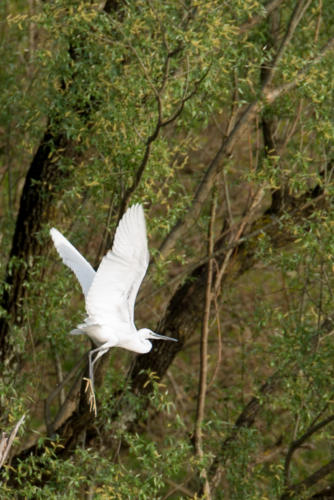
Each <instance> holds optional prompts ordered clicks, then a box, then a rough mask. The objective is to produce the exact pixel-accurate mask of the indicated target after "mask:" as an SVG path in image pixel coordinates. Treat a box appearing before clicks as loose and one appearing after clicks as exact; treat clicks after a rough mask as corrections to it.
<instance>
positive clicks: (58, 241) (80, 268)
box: [50, 227, 96, 297]
mask: <svg viewBox="0 0 334 500" xmlns="http://www.w3.org/2000/svg"><path fill="white" fill-rule="evenodd" d="M50 234H51V238H52V240H53V243H54V245H55V247H56V249H57V252H58V253H59V255H60V257H61V258H62V260H63V262H64V264H66V265H67V266H68V267H69V268H70V269H72V271H73V272H74V274H75V275H76V277H77V278H78V280H79V283H80V285H81V288H82V291H83V293H84V295H85V297H86V296H87V294H88V290H89V289H90V286H91V284H92V282H93V279H94V277H95V274H96V273H95V271H94V269H93V268H92V266H91V265H90V264H89V262H87V260H86V259H85V258H84V257H83V256H82V255H81V254H80V253H79V252H78V250H77V249H76V248H74V246H73V245H71V243H70V242H69V241H68V240H67V239H66V238H65V237H64V236H63V235H62V234H61V233H60V232H59V231H58V230H57V229H55V228H54V227H53V228H52V229H51V230H50Z"/></svg>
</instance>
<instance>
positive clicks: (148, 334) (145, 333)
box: [138, 328, 177, 342]
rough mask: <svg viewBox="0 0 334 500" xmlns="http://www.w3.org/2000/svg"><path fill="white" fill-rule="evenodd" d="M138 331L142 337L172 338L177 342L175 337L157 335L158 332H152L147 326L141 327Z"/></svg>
mask: <svg viewBox="0 0 334 500" xmlns="http://www.w3.org/2000/svg"><path fill="white" fill-rule="evenodd" d="M138 333H139V334H140V336H141V337H142V338H144V339H160V340H173V342H177V339H173V338H172V337H166V336H165V335H159V334H158V333H155V332H152V330H150V329H149V328H142V329H141V330H139V332H138Z"/></svg>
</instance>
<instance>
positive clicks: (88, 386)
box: [83, 377, 97, 417]
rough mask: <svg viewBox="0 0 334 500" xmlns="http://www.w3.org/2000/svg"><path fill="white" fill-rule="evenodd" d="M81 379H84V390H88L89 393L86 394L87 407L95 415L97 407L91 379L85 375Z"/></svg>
mask: <svg viewBox="0 0 334 500" xmlns="http://www.w3.org/2000/svg"><path fill="white" fill-rule="evenodd" d="M83 379H84V380H85V381H86V388H85V392H87V391H89V394H88V402H89V409H90V411H91V412H94V415H95V417H96V415H97V407H96V398H95V392H94V384H93V381H92V380H91V379H90V378H87V377H84V378H83Z"/></svg>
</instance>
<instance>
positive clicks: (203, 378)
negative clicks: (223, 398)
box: [195, 192, 217, 499]
mask: <svg viewBox="0 0 334 500" xmlns="http://www.w3.org/2000/svg"><path fill="white" fill-rule="evenodd" d="M216 208H217V193H216V192H215V193H214V195H213V200H212V206H211V215H210V224H209V234H208V255H212V253H213V246H214V223H215V218H216ZM212 278H213V261H212V259H210V260H209V262H208V276H207V284H206V291H205V306H204V314H203V322H202V332H201V344H200V377H199V387H198V397H197V410H196V423H195V449H196V454H197V456H198V457H199V458H200V459H201V458H203V455H204V454H203V430H202V425H203V420H204V413H205V399H206V391H207V377H208V337H209V321H210V310H211V302H212V291H211V289H212ZM201 476H202V477H203V479H204V494H205V498H206V499H211V491H210V485H209V481H208V477H207V473H206V470H205V469H203V470H202V471H201Z"/></svg>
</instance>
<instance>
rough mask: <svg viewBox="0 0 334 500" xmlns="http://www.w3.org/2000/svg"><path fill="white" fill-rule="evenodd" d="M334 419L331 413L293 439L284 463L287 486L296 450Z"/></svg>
mask: <svg viewBox="0 0 334 500" xmlns="http://www.w3.org/2000/svg"><path fill="white" fill-rule="evenodd" d="M333 420H334V415H330V416H329V417H328V418H326V419H325V420H322V421H321V422H319V423H318V424H316V425H313V426H312V427H310V428H309V429H308V430H307V431H306V432H305V433H304V434H303V435H302V436H301V437H300V438H298V439H296V440H295V441H293V442H292V443H291V444H290V446H289V449H288V452H287V455H286V458H285V464H284V482H285V485H286V486H287V485H288V484H289V476H290V464H291V459H292V456H293V454H294V453H295V451H296V450H297V449H298V448H300V447H301V446H302V445H303V444H304V443H305V441H306V440H307V439H309V438H310V437H311V436H312V435H313V434H315V433H316V432H318V431H319V430H320V429H322V428H323V427H325V426H326V425H328V424H329V423H330V422H333Z"/></svg>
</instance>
